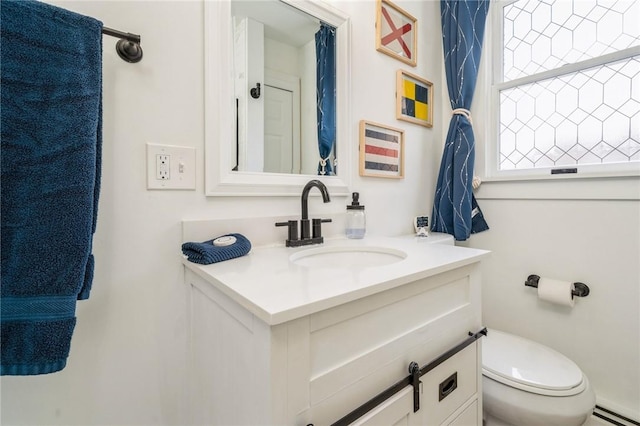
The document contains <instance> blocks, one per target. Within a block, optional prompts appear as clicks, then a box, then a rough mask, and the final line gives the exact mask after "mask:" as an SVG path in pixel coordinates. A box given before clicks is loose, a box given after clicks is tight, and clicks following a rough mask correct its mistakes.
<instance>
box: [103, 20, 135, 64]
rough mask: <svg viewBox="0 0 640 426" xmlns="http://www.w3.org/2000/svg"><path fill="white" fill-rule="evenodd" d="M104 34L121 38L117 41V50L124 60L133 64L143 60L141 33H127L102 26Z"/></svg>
mask: <svg viewBox="0 0 640 426" xmlns="http://www.w3.org/2000/svg"><path fill="white" fill-rule="evenodd" d="M102 34H105V35H108V36H111V37H117V38H119V39H120V40H118V42H117V43H116V52H118V55H119V56H120V57H121V58H122V59H123V60H125V61H127V62H130V63H132V64H135V63H136V62H140V61H141V60H142V47H140V36H139V35H137V34H131V33H125V32H122V31H118V30H114V29H112V28H107V27H102Z"/></svg>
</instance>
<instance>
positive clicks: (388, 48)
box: [376, 0, 418, 67]
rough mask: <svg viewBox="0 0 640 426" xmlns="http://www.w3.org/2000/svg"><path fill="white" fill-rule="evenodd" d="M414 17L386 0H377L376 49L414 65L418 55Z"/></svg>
mask: <svg viewBox="0 0 640 426" xmlns="http://www.w3.org/2000/svg"><path fill="white" fill-rule="evenodd" d="M416 37H417V21H416V18H414V17H413V16H411V15H410V14H408V13H407V12H405V11H404V10H402V9H400V8H399V7H398V6H396V5H394V4H393V3H391V2H390V1H388V0H378V3H377V9H376V50H377V51H378V52H382V53H385V54H387V55H389V56H391V57H393V58H396V59H397V60H399V61H402V62H404V63H406V64H409V65H411V66H412V67H415V66H416V56H417V55H418V50H417V44H416Z"/></svg>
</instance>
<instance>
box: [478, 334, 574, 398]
mask: <svg viewBox="0 0 640 426" xmlns="http://www.w3.org/2000/svg"><path fill="white" fill-rule="evenodd" d="M482 374H484V375H485V376H486V377H489V378H491V379H493V380H495V381H497V382H500V383H502V384H505V385H507V386H511V387H513V388H516V389H520V390H524V391H527V392H531V393H535V394H539V395H547V396H570V395H576V394H578V393H580V392H582V391H583V390H584V389H585V387H586V384H585V380H584V376H583V374H582V371H581V370H580V368H579V367H578V366H577V365H576V364H575V363H574V362H573V361H571V360H570V359H569V358H567V357H566V356H564V355H562V354H561V353H559V352H556V351H554V350H553V349H551V348H548V347H546V346H544V345H541V344H539V343H536V342H533V341H531V340H528V339H525V338H522V337H519V336H514V335H511V334H508V333H503V332H501V331H498V330H491V329H490V330H488V333H487V336H486V337H485V338H484V339H483V342H482Z"/></svg>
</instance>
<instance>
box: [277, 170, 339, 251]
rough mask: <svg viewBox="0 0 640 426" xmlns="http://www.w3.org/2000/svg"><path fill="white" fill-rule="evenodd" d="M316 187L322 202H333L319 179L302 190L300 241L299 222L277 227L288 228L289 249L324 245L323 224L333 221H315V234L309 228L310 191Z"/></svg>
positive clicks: (282, 224) (290, 221)
mask: <svg viewBox="0 0 640 426" xmlns="http://www.w3.org/2000/svg"><path fill="white" fill-rule="evenodd" d="M313 187H316V188H318V189H319V190H320V193H321V194H322V201H323V202H325V203H328V202H329V201H331V197H329V191H327V187H326V186H325V185H324V183H322V182H321V181H319V180H317V179H313V180H310V181H309V182H307V184H306V185H305V186H304V188H303V189H302V197H301V198H300V201H301V204H302V218H301V219H300V239H298V222H297V221H295V220H289V221H287V222H277V223H276V226H287V227H288V234H287V241H286V245H287V247H300V246H306V245H309V244H322V243H323V242H324V238H323V237H322V228H321V226H322V223H326V222H331V219H313V220H312V222H313V232H312V231H311V227H310V226H309V203H308V198H309V191H311V188H313Z"/></svg>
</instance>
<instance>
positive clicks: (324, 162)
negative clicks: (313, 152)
mask: <svg viewBox="0 0 640 426" xmlns="http://www.w3.org/2000/svg"><path fill="white" fill-rule="evenodd" d="M327 160H329V157H327V158H322V157H320V174H321V175H326V174H327V170H326V169H325V167H326V166H327Z"/></svg>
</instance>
